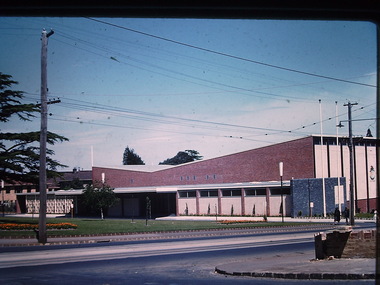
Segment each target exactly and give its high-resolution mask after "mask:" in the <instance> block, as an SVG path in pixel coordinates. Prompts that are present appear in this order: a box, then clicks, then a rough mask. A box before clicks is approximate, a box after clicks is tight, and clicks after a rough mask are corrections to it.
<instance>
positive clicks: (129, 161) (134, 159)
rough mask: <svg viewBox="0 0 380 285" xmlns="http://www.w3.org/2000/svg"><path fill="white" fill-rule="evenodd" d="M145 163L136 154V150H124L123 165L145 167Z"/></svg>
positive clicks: (127, 148)
mask: <svg viewBox="0 0 380 285" xmlns="http://www.w3.org/2000/svg"><path fill="white" fill-rule="evenodd" d="M144 164H145V163H144V161H143V160H142V159H141V157H140V156H139V155H137V154H136V153H135V150H134V149H133V148H132V149H130V148H129V147H128V146H127V147H126V149H125V150H124V154H123V165H144Z"/></svg>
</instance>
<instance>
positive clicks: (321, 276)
mask: <svg viewBox="0 0 380 285" xmlns="http://www.w3.org/2000/svg"><path fill="white" fill-rule="evenodd" d="M215 272H216V273H219V274H223V275H232V276H247V277H257V278H281V279H299V280H311V279H318V280H363V279H375V277H376V274H353V273H280V272H228V271H226V270H221V269H219V268H218V267H215Z"/></svg>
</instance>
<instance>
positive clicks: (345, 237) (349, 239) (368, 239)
mask: <svg viewBox="0 0 380 285" xmlns="http://www.w3.org/2000/svg"><path fill="white" fill-rule="evenodd" d="M315 255H316V258H317V259H324V258H328V257H330V256H334V257H335V258H376V230H362V231H351V227H346V228H345V229H336V230H332V231H329V232H326V233H319V234H317V235H315Z"/></svg>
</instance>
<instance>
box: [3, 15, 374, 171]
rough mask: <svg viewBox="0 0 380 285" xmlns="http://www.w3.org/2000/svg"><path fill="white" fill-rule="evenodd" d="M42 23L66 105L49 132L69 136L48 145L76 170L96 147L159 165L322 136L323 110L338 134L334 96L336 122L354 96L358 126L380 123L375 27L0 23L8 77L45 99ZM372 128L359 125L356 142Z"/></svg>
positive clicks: (32, 126)
mask: <svg viewBox="0 0 380 285" xmlns="http://www.w3.org/2000/svg"><path fill="white" fill-rule="evenodd" d="M98 20H100V21H102V22H99V21H98ZM43 28H46V29H47V30H50V29H53V30H54V31H55V34H54V35H52V36H51V37H50V38H49V43H48V87H49V94H48V96H49V98H50V99H53V98H58V97H59V98H60V99H61V101H62V102H61V103H59V104H54V105H49V113H51V116H49V122H48V129H49V130H50V131H53V132H56V133H59V134H62V135H64V136H66V137H68V138H69V139H70V141H69V142H65V143H62V144H58V145H55V146H53V147H51V148H52V149H53V150H54V151H55V153H56V155H55V159H57V160H59V161H60V162H62V163H64V164H66V165H68V166H69V168H68V169H71V168H73V167H81V168H84V169H89V168H90V167H91V147H92V148H93V154H94V155H93V160H94V164H95V165H121V163H122V155H123V152H124V149H125V148H126V147H127V146H129V147H130V148H133V149H134V150H135V152H136V153H137V154H139V155H140V156H141V158H142V159H143V160H144V161H145V163H146V164H148V165H156V164H158V163H159V162H160V161H163V160H165V159H167V158H169V157H173V156H174V155H175V154H176V153H177V152H178V151H181V150H185V149H194V150H197V151H199V152H200V154H201V155H203V156H204V158H212V157H216V156H220V155H225V154H230V153H234V152H238V151H244V150H248V149H252V148H257V147H261V146H265V145H268V144H273V143H278V142H282V141H287V140H292V139H296V138H300V137H304V136H307V135H311V134H319V133H320V124H319V120H320V116H319V110H320V109H319V108H320V106H321V107H322V119H323V120H324V122H323V132H324V133H325V134H329V135H335V133H336V128H335V110H336V109H335V107H336V105H335V101H338V105H337V106H338V113H339V120H347V108H346V107H344V106H343V105H344V104H345V103H347V102H348V101H351V102H357V103H358V105H357V106H355V107H354V108H353V111H354V112H353V118H354V119H370V118H375V116H376V89H375V88H374V86H375V85H376V26H375V25H374V24H372V23H367V22H343V21H342V22H340V21H334V22H328V21H272V20H204V19H134V18H133V19H114V18H112V19H107V18H101V19H100V18H99V19H95V20H94V19H86V18H6V17H3V18H0V37H1V41H0V52H1V61H0V66H1V70H0V71H1V72H3V73H6V74H10V75H12V76H13V78H14V79H15V80H17V81H18V82H19V84H18V85H17V86H15V87H14V89H16V90H22V91H24V92H26V93H25V101H27V102H36V101H39V100H40V99H39V98H40V84H41V83H40V72H41V69H40V64H41V58H40V55H41V41H40V36H41V31H42V29H43ZM305 73H307V74H305ZM310 74H315V75H319V76H311V75H310ZM341 80H346V81H349V82H343V81H341ZM319 99H321V102H322V104H321V105H319V102H318V100H319ZM329 118H331V119H330V120H329ZM375 123H376V121H375V120H364V121H356V122H354V127H353V132H354V135H358V136H359V135H365V134H366V131H367V129H368V128H370V129H371V130H372V133H373V134H375ZM39 125H40V122H39V118H37V119H36V120H35V121H33V122H31V123H21V122H20V121H17V120H12V121H11V122H9V123H7V124H4V125H2V127H1V129H2V131H25V130H38V129H39ZM346 125H347V124H346ZM303 126H305V128H303ZM289 131H291V132H289ZM339 133H340V134H342V135H347V133H348V128H347V126H346V127H345V128H342V129H340V130H339Z"/></svg>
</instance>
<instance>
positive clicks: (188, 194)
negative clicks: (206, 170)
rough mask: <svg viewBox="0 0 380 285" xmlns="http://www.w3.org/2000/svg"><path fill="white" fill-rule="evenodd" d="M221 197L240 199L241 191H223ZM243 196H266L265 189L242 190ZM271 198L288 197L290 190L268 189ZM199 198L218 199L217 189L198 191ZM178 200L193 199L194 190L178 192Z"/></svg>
mask: <svg viewBox="0 0 380 285" xmlns="http://www.w3.org/2000/svg"><path fill="white" fill-rule="evenodd" d="M221 192H222V193H221V194H222V197H241V195H242V191H241V189H223V190H221ZM244 193H245V196H266V194H267V191H266V189H265V188H258V189H246V190H244ZM269 193H270V195H271V196H275V195H281V194H283V195H290V188H283V189H282V190H281V188H273V189H269ZM199 194H200V197H218V189H212V190H199ZM178 195H179V197H180V198H194V197H196V190H186V191H178Z"/></svg>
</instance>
